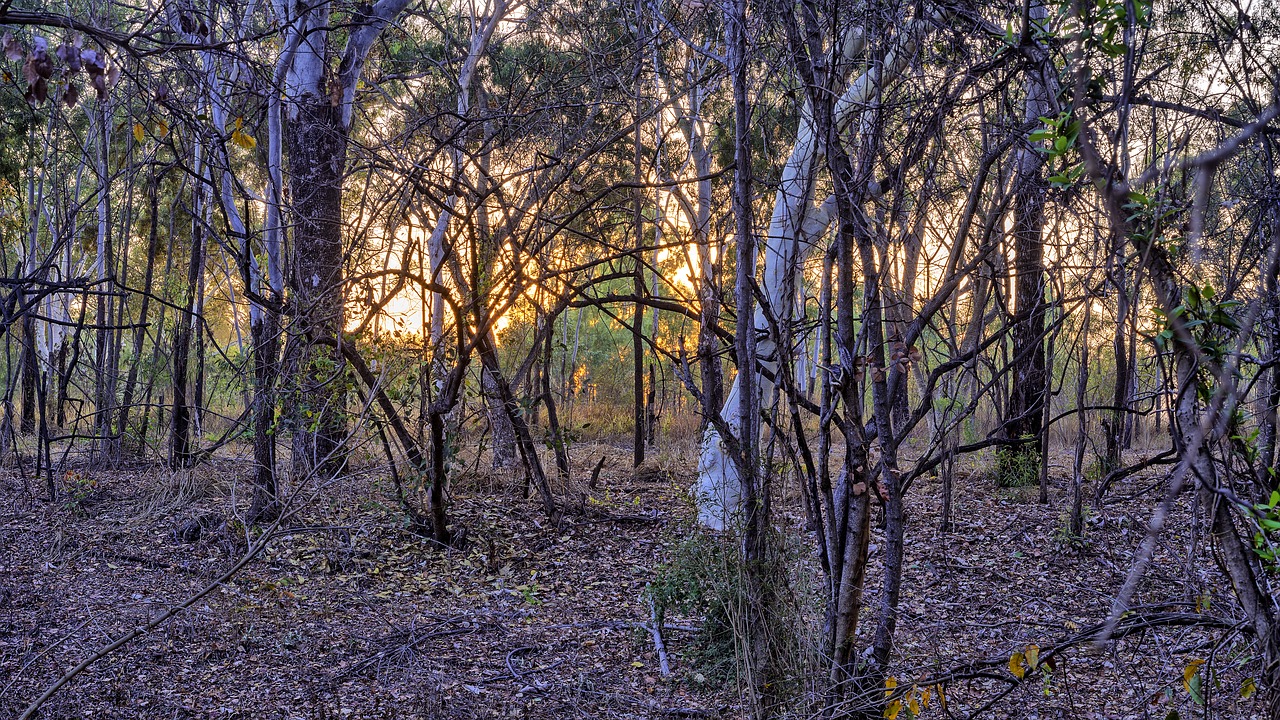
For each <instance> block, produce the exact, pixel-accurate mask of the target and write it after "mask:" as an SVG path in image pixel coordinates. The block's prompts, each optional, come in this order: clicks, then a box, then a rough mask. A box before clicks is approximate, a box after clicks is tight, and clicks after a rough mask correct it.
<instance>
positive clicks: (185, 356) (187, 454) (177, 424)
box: [169, 159, 205, 468]
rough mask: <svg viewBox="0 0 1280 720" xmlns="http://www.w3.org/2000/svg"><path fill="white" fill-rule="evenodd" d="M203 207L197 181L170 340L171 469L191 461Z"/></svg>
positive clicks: (201, 265)
mask: <svg viewBox="0 0 1280 720" xmlns="http://www.w3.org/2000/svg"><path fill="white" fill-rule="evenodd" d="M197 163H198V159H197ZM203 207H204V185H203V183H202V182H199V181H197V183H196V185H195V187H194V188H193V200H192V218H191V219H192V222H191V254H190V257H189V258H188V262H187V286H186V297H185V298H184V299H183V303H182V316H181V317H180V318H178V320H177V323H176V326H177V327H176V329H175V332H174V337H173V431H172V436H171V437H172V439H171V442H170V452H169V463H170V465H171V466H172V467H174V468H183V467H188V466H190V465H191V463H192V460H193V459H194V457H193V455H194V453H193V450H194V447H193V443H192V437H191V435H192V417H191V402H190V397H189V394H188V390H189V386H190V383H191V369H190V361H191V340H192V337H191V334H192V332H193V331H194V329H195V328H196V310H197V308H198V306H197V304H196V303H197V301H198V293H199V286H200V271H201V269H202V268H203V267H204V252H205V237H204V223H203V222H201V220H202V218H203V217H204V211H203Z"/></svg>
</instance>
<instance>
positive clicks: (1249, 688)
mask: <svg viewBox="0 0 1280 720" xmlns="http://www.w3.org/2000/svg"><path fill="white" fill-rule="evenodd" d="M1257 692H1258V686H1257V685H1255V684H1254V682H1253V678H1245V680H1244V684H1243V685H1241V686H1240V697H1242V698H1244V699H1246V700H1248V699H1249V698H1251V697H1253V696H1254V694H1255V693H1257Z"/></svg>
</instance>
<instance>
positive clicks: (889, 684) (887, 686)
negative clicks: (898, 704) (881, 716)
mask: <svg viewBox="0 0 1280 720" xmlns="http://www.w3.org/2000/svg"><path fill="white" fill-rule="evenodd" d="M897 687H898V678H896V677H893V676H892V675H890V676H889V677H887V678H885V679H884V696H885V697H889V696H890V695H892V694H893V691H894V690H895V689H896V688H897Z"/></svg>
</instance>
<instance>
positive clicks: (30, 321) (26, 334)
mask: <svg viewBox="0 0 1280 720" xmlns="http://www.w3.org/2000/svg"><path fill="white" fill-rule="evenodd" d="M14 292H21V291H18V290H15V291H14ZM18 302H19V303H21V302H22V300H21V298H19V300H18ZM38 341H39V338H38V337H37V336H36V319H35V317H33V316H32V315H31V313H27V314H26V315H24V316H23V317H22V343H21V346H20V350H19V352H20V354H21V359H20V361H19V362H20V367H19V372H20V373H21V375H22V381H21V383H22V416H21V418H20V419H19V421H18V430H19V432H21V433H23V434H24V435H30V434H31V433H33V432H35V430H36V414H37V413H36V406H37V405H38V404H39V399H38V393H37V392H36V385H37V384H38V383H39V381H40V380H39V376H40V357H39V354H38V353H37V352H36V343H37V342H38Z"/></svg>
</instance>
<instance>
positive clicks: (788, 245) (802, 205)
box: [693, 20, 927, 530]
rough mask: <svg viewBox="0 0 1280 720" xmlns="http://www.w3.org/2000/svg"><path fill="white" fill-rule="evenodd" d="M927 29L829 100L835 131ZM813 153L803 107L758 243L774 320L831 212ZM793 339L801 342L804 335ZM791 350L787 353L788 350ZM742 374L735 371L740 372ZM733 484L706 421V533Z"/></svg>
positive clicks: (912, 32)
mask: <svg viewBox="0 0 1280 720" xmlns="http://www.w3.org/2000/svg"><path fill="white" fill-rule="evenodd" d="M926 27H927V24H926V22H925V21H923V20H917V21H914V22H912V23H911V24H910V25H909V26H908V27H907V29H906V30H905V31H904V32H903V34H902V35H901V36H900V38H899V40H898V42H897V43H896V44H895V46H894V47H893V48H892V49H891V50H890V52H889V53H888V55H887V56H886V57H885V59H884V61H883V63H882V64H881V65H879V66H872V67H871V68H870V69H868V70H867V71H866V72H864V73H863V74H862V75H860V76H858V77H857V78H856V79H854V80H853V81H852V82H851V83H850V84H849V85H848V88H847V89H846V90H845V92H844V93H843V94H842V95H841V96H840V97H839V98H838V99H837V100H836V103H835V116H836V124H837V127H841V128H843V127H845V126H846V125H847V124H848V122H849V121H850V119H851V118H852V117H853V116H854V114H855V113H857V112H859V111H861V110H862V109H863V108H864V107H865V106H866V105H867V104H868V103H869V102H870V101H872V99H873V98H874V96H875V94H876V92H877V90H878V89H879V88H880V87H882V86H883V85H884V84H885V83H887V82H892V81H893V80H894V79H895V78H896V77H897V76H898V75H899V74H901V72H902V71H903V70H904V69H905V68H906V65H907V62H908V61H909V60H910V59H911V57H912V56H914V55H915V52H916V49H917V47H918V45H919V42H920V39H921V37H922V35H923V31H924V29H925V28H926ZM863 46H864V38H863V36H862V33H861V31H860V30H852V31H850V35H849V36H848V37H846V38H845V42H844V55H845V61H846V62H848V61H851V60H852V59H853V58H854V57H855V56H857V55H858V54H859V53H861V51H862V49H863ZM816 151H817V138H816V137H815V135H814V127H813V118H812V116H811V113H810V112H809V109H808V108H805V110H804V112H803V114H802V117H801V120H800V128H799V130H798V131H797V133H796V144H795V146H794V147H793V148H792V150H791V155H790V157H788V158H787V162H786V164H785V165H784V166H783V169H782V178H781V181H780V183H779V187H778V192H777V194H776V195H775V198H774V206H773V215H772V216H771V218H770V220H769V235H768V237H767V238H766V239H765V250H764V254H765V267H764V279H763V282H762V283H761V288H762V289H763V291H764V294H765V299H766V301H767V303H768V306H769V307H770V308H771V310H772V312H773V314H774V316H775V318H776V319H777V321H778V322H779V323H782V322H786V321H788V320H789V319H790V317H791V315H792V307H791V304H792V303H793V301H794V292H795V287H796V280H797V277H798V274H799V268H800V267H801V266H802V265H803V264H804V261H805V259H806V258H807V257H808V255H809V252H810V251H811V250H812V249H813V247H814V245H815V244H816V243H817V241H818V239H819V238H821V237H822V236H823V235H824V234H825V233H826V230H827V227H828V226H829V225H830V222H831V219H832V215H833V214H834V211H835V200H834V198H833V197H828V198H827V199H826V200H825V201H823V203H822V204H821V205H819V206H818V207H814V206H813V204H812V194H813V186H814V180H815V177H816V173H815V170H814V160H815V157H816V154H817V152H816ZM752 325H753V328H754V330H755V332H756V333H757V335H758V336H759V338H760V339H759V341H758V344H757V346H756V347H757V353H758V357H759V360H760V365H761V366H762V368H763V369H764V370H767V371H768V373H769V375H773V376H775V377H776V374H777V372H778V368H779V362H778V360H779V355H778V353H779V351H780V350H781V349H780V348H779V347H777V343H776V340H775V339H774V338H773V337H772V335H771V333H770V332H769V322H768V319H767V316H766V315H765V312H764V308H763V307H761V308H758V309H757V310H756V313H755V318H754V321H753V323H752ZM742 331H743V328H739V332H742ZM800 341H801V342H803V338H801V339H800ZM791 350H792V349H791V348H788V349H787V351H788V352H790V351H791ZM741 371H742V368H741V367H740V368H739V372H741ZM755 385H756V388H757V392H758V393H759V395H760V398H762V399H770V400H776V394H775V393H774V392H773V391H774V385H773V382H772V381H771V380H770V379H769V377H768V376H767V375H766V374H765V373H764V372H757V376H756V383H755ZM739 386H740V383H739V382H738V379H737V378H735V379H734V381H733V385H732V386H731V387H730V388H729V396H728V397H727V398H725V402H724V409H723V410H722V411H721V413H720V415H721V418H722V419H723V420H724V421H725V424H726V425H728V427H729V429H730V431H732V432H734V433H737V432H739V431H740V430H741V427H742V418H740V417H739V416H738V407H739V404H740V403H739V398H738V393H739ZM760 411H761V413H768V412H769V411H770V408H769V407H767V405H766V404H765V403H761V404H760ZM738 485H739V481H738V471H737V468H736V467H735V466H734V464H733V459H732V458H731V457H730V455H729V452H728V448H727V447H726V446H725V444H724V440H723V438H721V436H720V432H719V430H717V429H716V427H715V426H714V425H710V424H709V425H708V426H707V429H706V432H705V433H704V434H703V437H702V449H701V454H700V456H699V459H698V482H697V485H696V486H695V487H694V489H693V492H694V495H695V498H696V500H697V503H698V521H699V522H700V523H702V524H703V525H704V526H705V527H708V528H711V529H713V530H723V529H725V528H726V527H728V526H731V525H732V524H733V520H734V517H735V516H736V515H737V513H738V506H739V504H740V500H741V498H740V496H739V492H738Z"/></svg>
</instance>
